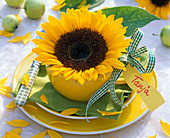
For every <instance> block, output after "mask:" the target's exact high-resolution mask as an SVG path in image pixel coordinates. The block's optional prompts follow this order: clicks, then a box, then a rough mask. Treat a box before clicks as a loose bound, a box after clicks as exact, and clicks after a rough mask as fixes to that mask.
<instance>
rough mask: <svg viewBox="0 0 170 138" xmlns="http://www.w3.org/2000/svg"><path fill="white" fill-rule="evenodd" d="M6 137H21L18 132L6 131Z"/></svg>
mask: <svg viewBox="0 0 170 138" xmlns="http://www.w3.org/2000/svg"><path fill="white" fill-rule="evenodd" d="M5 135H6V138H21V136H19V135H18V134H17V133H13V132H5Z"/></svg>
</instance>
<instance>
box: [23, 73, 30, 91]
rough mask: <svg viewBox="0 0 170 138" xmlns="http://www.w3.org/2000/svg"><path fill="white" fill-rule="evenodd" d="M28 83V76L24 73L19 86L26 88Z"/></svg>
mask: <svg viewBox="0 0 170 138" xmlns="http://www.w3.org/2000/svg"><path fill="white" fill-rule="evenodd" d="M29 81H30V78H29V74H28V73H25V75H24V76H23V78H22V81H21V84H22V85H25V86H26V87H27V88H28V83H29Z"/></svg>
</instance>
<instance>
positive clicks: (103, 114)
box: [97, 109, 123, 116]
mask: <svg viewBox="0 0 170 138" xmlns="http://www.w3.org/2000/svg"><path fill="white" fill-rule="evenodd" d="M97 111H98V112H99V113H100V114H101V115H102V116H108V115H117V114H120V113H122V112H123V111H118V112H107V111H100V110H99V109H97Z"/></svg>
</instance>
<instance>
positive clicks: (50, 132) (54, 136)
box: [47, 129, 63, 138]
mask: <svg viewBox="0 0 170 138" xmlns="http://www.w3.org/2000/svg"><path fill="white" fill-rule="evenodd" d="M47 131H48V135H49V136H50V138H63V137H62V136H61V135H60V134H59V133H58V132H56V131H54V130H50V129H48V130H47Z"/></svg>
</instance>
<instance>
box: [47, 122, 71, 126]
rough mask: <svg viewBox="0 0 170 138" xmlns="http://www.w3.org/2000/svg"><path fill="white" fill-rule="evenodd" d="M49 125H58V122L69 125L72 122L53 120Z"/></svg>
mask: <svg viewBox="0 0 170 138" xmlns="http://www.w3.org/2000/svg"><path fill="white" fill-rule="evenodd" d="M48 124H49V125H58V124H63V125H69V126H71V125H72V124H71V123H68V122H64V121H51V122H49V123H48Z"/></svg>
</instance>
